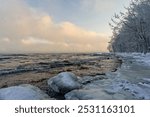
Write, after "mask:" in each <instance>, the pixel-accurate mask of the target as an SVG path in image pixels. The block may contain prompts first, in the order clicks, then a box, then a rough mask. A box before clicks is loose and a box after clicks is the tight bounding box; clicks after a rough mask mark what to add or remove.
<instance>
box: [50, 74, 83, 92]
mask: <svg viewBox="0 0 150 117" xmlns="http://www.w3.org/2000/svg"><path fill="white" fill-rule="evenodd" d="M48 85H49V88H50V89H52V90H54V91H55V92H56V93H61V94H65V93H67V92H69V91H71V90H74V89H79V88H80V87H81V84H80V83H79V82H78V79H77V77H76V76H75V74H73V73H71V72H62V73H60V74H58V75H57V76H54V77H52V78H50V79H49V80H48Z"/></svg>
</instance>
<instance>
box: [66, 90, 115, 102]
mask: <svg viewBox="0 0 150 117" xmlns="http://www.w3.org/2000/svg"><path fill="white" fill-rule="evenodd" d="M65 98H66V99H67V100H97V99H98V100H111V99H113V96H112V95H109V94H107V93H106V92H104V91H103V90H101V89H79V90H73V91H71V92H69V93H67V94H66V95H65Z"/></svg>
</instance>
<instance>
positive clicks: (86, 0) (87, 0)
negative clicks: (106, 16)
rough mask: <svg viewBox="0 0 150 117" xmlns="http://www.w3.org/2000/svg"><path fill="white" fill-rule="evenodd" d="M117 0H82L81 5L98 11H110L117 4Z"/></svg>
mask: <svg viewBox="0 0 150 117" xmlns="http://www.w3.org/2000/svg"><path fill="white" fill-rule="evenodd" d="M116 2H117V0H80V4H81V7H82V8H83V9H86V10H90V11H92V12H93V11H94V12H95V11H96V12H105V13H106V12H108V11H110V10H111V9H113V8H114V7H115V5H116Z"/></svg>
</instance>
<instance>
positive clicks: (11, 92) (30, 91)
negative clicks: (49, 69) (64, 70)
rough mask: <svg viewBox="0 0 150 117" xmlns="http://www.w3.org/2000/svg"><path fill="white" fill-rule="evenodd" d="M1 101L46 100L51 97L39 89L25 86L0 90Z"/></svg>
mask: <svg viewBox="0 0 150 117" xmlns="http://www.w3.org/2000/svg"><path fill="white" fill-rule="evenodd" d="M0 99H1V100H45V99H50V97H49V96H48V95H47V94H46V93H44V92H43V91H41V90H40V89H39V88H37V87H35V86H32V85H29V84H24V85H19V86H12V87H8V88H2V89H0Z"/></svg>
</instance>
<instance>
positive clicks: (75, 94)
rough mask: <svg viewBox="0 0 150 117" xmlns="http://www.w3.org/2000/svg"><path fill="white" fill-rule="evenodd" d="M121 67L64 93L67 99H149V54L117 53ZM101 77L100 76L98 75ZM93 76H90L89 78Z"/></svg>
mask: <svg viewBox="0 0 150 117" xmlns="http://www.w3.org/2000/svg"><path fill="white" fill-rule="evenodd" d="M117 56H119V57H120V58H121V59H122V60H123V64H122V66H121V68H119V69H118V70H117V71H116V72H109V73H107V74H106V76H107V78H108V79H103V80H94V81H92V82H91V83H89V84H86V85H85V86H84V88H82V89H79V90H73V91H71V92H69V93H68V94H66V95H65V97H66V98H67V99H115V100H118V99H126V100H128V99H150V54H147V55H144V54H139V53H132V54H127V53H121V54H120V53H118V54H117ZM100 77H101V76H100ZM92 79H93V78H92V77H91V80H92Z"/></svg>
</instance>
